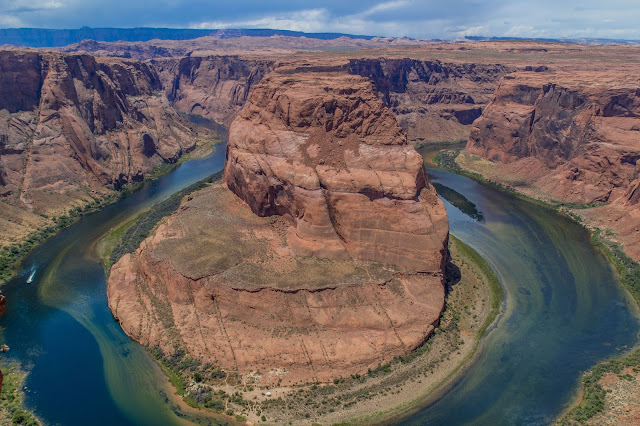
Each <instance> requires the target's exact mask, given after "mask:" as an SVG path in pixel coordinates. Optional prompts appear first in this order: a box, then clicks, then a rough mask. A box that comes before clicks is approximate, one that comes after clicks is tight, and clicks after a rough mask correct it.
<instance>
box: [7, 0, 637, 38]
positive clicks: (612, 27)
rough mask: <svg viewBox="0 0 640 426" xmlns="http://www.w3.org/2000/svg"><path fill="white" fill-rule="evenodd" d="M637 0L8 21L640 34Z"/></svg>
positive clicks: (54, 4) (169, 7) (126, 7)
mask: <svg viewBox="0 0 640 426" xmlns="http://www.w3.org/2000/svg"><path fill="white" fill-rule="evenodd" d="M639 16H640V2H638V1H637V0H609V1H608V2H607V3H606V4H605V3H604V2H602V1H601V0H581V2H580V5H579V6H576V5H575V4H574V2H559V1H557V0H492V1H486V0H448V1H442V0H374V1H372V0H349V1H345V0H323V1H317V0H316V1H312V0H270V1H268V2H265V1H264V0H233V1H229V0H135V1H132V0H109V1H108V2H105V1H104V0H0V27H5V28H6V27H17V26H26V27H41V28H79V27H81V26H91V27H135V26H155V27H173V28H186V27H191V28H280V29H288V30H296V31H307V32H344V33H354V34H356V33H357V34H368V35H381V36H410V37H416V38H457V37H461V36H465V35H485V36H520V37H558V38H559V37H618V38H640V28H639V27H638V25H637V18H638V17H639Z"/></svg>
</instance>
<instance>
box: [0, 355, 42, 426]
mask: <svg viewBox="0 0 640 426" xmlns="http://www.w3.org/2000/svg"><path fill="white" fill-rule="evenodd" d="M2 371H3V374H4V380H3V382H2V392H1V393H0V425H11V424H14V425H15V424H19V425H27V426H35V425H39V424H40V422H39V421H38V419H37V418H36V417H35V416H34V415H33V414H32V413H31V412H29V411H27V410H25V409H24V408H23V406H22V402H23V398H24V395H23V393H22V391H21V388H22V383H23V382H24V378H25V377H26V374H25V373H23V372H22V371H20V370H18V369H17V367H15V366H8V367H7V366H2Z"/></svg>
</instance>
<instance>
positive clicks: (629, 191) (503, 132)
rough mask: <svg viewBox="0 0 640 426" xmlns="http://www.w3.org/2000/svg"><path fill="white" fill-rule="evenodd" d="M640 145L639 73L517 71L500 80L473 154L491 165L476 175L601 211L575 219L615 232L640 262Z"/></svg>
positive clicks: (471, 146)
mask: <svg viewBox="0 0 640 426" xmlns="http://www.w3.org/2000/svg"><path fill="white" fill-rule="evenodd" d="M587 68H588V67H587ZM639 141H640V79H639V78H638V76H637V75H636V74H633V73H630V72H625V71H622V70H621V71H619V72H618V71H616V70H608V71H574V72H571V73H569V72H545V73H533V72H518V73H514V74H510V75H508V76H506V77H505V78H504V79H503V80H502V81H501V83H500V86H499V87H498V89H497V90H496V93H495V96H494V98H493V100H492V101H491V102H490V103H489V105H488V106H487V107H486V108H485V110H484V112H483V114H482V117H480V118H479V119H478V120H477V121H476V122H475V123H474V128H473V130H472V132H471V136H470V138H469V142H468V145H467V148H466V150H467V151H468V152H470V153H472V154H476V155H479V156H481V157H483V158H484V159H486V160H489V161H490V162H491V163H492V164H491V165H489V166H486V165H485V166H483V167H484V168H483V169H478V170H477V171H480V172H481V173H484V174H485V175H486V176H487V177H489V178H490V179H493V180H498V181H501V182H503V183H506V184H508V185H512V186H514V187H517V188H518V189H520V190H522V191H523V192H526V193H527V194H529V195H532V196H534V197H540V198H544V199H551V200H555V201H560V202H569V203H578V204H590V205H592V206H596V207H595V208H591V209H580V210H577V211H576V214H579V215H580V216H582V217H583V218H584V219H585V220H586V221H587V222H588V223H590V224H594V225H597V226H599V227H603V228H609V229H611V230H612V231H613V232H614V234H615V235H616V237H615V238H616V239H617V240H618V241H619V242H621V243H622V244H623V245H624V248H625V250H626V252H627V253H628V254H629V255H630V256H631V257H633V258H634V259H636V260H640V231H639V230H640V210H639V209H638V208H637V203H638V198H639V196H638V194H639V193H640V191H638V188H639V187H640V178H639V176H640V169H639V168H638V160H639V159H640V143H639ZM598 206H599V207H598Z"/></svg>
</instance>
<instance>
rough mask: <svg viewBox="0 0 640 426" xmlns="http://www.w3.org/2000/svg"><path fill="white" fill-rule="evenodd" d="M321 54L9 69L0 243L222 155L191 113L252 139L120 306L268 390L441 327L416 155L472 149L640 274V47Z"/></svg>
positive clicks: (137, 273)
mask: <svg viewBox="0 0 640 426" xmlns="http://www.w3.org/2000/svg"><path fill="white" fill-rule="evenodd" d="M234 43H236V44H234ZM305 43H308V45H307V46H306V48H299V46H300V44H298V45H297V46H298V47H296V44H295V43H294V42H293V41H292V40H289V39H284V38H279V37H268V38H264V39H262V38H255V39H251V40H247V39H241V40H236V41H220V40H212V39H208V38H205V39H196V40H193V41H188V42H176V41H157V40H156V41H152V42H145V43H126V42H117V43H104V42H91V41H87V42H81V43H79V44H78V45H73V46H68V47H66V48H63V49H61V50H63V51H64V52H53V51H39V50H28V49H17V48H10V49H7V50H3V51H1V52H0V70H1V71H2V78H3V81H2V82H0V93H2V96H1V97H0V115H1V116H2V117H3V118H2V120H0V142H1V146H0V150H1V151H0V152H1V153H2V156H1V157H0V190H1V191H2V203H0V209H2V219H0V230H3V232H2V236H3V238H4V240H2V241H0V243H2V244H3V245H6V244H9V243H14V242H18V241H20V240H21V238H24V236H25V235H27V234H28V233H29V232H33V231H34V230H36V229H38V228H41V227H43V226H45V225H46V224H47V223H49V220H50V218H51V217H52V216H57V215H61V214H64V213H65V212H67V211H68V209H69V208H73V207H76V206H80V205H81V204H82V203H83V202H88V201H91V200H97V199H100V198H101V197H103V196H106V195H108V194H110V193H112V192H113V190H114V189H118V188H121V187H122V186H123V185H126V184H128V183H132V182H138V181H141V180H142V179H144V177H145V175H147V174H148V173H149V172H150V171H151V170H153V169H154V168H155V167H157V166H159V165H161V164H163V163H174V162H176V161H177V160H178V158H179V157H180V156H181V155H183V154H184V153H185V152H188V151H190V150H191V149H193V148H194V147H195V146H196V144H197V141H198V139H199V138H200V137H202V135H201V134H200V132H201V129H199V128H198V127H197V126H195V125H193V124H192V123H190V122H189V121H188V120H187V119H186V117H187V116H200V117H203V118H205V119H210V120H214V121H216V122H217V123H220V124H223V125H225V126H229V142H228V145H227V150H228V151H227V154H228V162H227V165H226V167H225V173H224V181H223V182H217V183H214V184H211V185H208V186H207V187H206V188H205V189H202V190H200V191H198V192H196V193H193V194H191V195H189V196H188V197H186V198H185V199H184V200H183V201H182V204H181V207H180V208H179V210H178V212H177V213H175V214H173V215H171V216H169V217H167V218H166V219H165V220H163V221H162V222H161V223H160V224H159V225H158V226H157V228H156V229H154V230H153V231H152V232H151V233H150V234H149V235H148V236H147V237H146V238H145V239H144V241H143V242H142V244H141V245H140V247H139V248H138V249H137V250H135V251H134V252H132V253H129V254H126V255H124V256H123V257H122V258H121V259H120V260H119V261H118V262H117V263H116V264H115V265H114V266H113V268H112V269H111V271H110V275H109V282H108V296H109V307H110V309H111V311H112V312H113V315H114V317H116V319H117V320H118V321H119V322H120V325H121V326H122V328H123V329H124V330H125V332H126V333H127V334H128V335H129V336H131V337H133V338H134V339H136V340H137V341H139V342H140V343H142V344H143V345H145V346H147V347H149V348H151V349H152V350H156V349H157V350H159V351H160V352H161V353H163V354H165V355H167V356H170V355H171V354H175V353H180V351H185V352H186V353H187V354H188V356H189V357H192V358H193V359H196V360H198V361H200V362H202V363H203V364H205V365H206V364H207V363H208V364H211V365H215V366H218V367H221V368H222V369H224V370H225V371H227V372H229V374H233V373H237V375H238V377H237V380H238V381H239V383H244V384H257V385H260V386H276V385H292V384H300V383H308V382H315V381H323V382H326V381H331V380H332V379H336V378H340V377H347V376H350V375H353V374H361V373H363V372H366V371H367V370H368V369H375V368H376V366H378V365H379V364H384V363H385V362H387V361H389V360H391V359H393V358H394V357H396V356H403V355H406V354H409V353H411V352H412V351H413V350H414V349H415V348H417V347H419V346H421V345H422V344H423V343H424V342H425V340H426V339H427V337H428V336H429V335H430V334H431V333H432V332H433V330H434V328H435V327H437V325H438V321H439V318H440V314H441V312H442V309H443V306H444V300H445V294H444V287H443V283H442V281H443V271H444V266H445V262H446V247H447V238H448V237H447V236H448V224H447V223H448V220H447V216H446V212H445V209H444V206H443V204H442V202H441V201H440V200H439V199H438V197H437V196H436V193H435V190H434V189H433V187H432V186H431V184H430V183H429V181H428V179H427V177H426V174H425V172H424V169H423V168H422V159H421V158H420V156H419V155H418V154H417V153H416V152H415V150H414V149H413V147H412V145H416V146H419V145H423V144H428V143H432V142H453V141H460V140H468V143H467V147H466V148H465V150H463V151H462V153H461V154H460V156H459V157H458V160H457V161H458V163H459V164H460V165H461V166H462V167H463V168H464V169H466V170H469V171H473V172H476V173H479V174H481V175H482V176H484V177H486V178H487V179H489V180H492V181H495V182H498V183H501V184H503V185H505V186H508V187H510V188H512V189H514V190H516V191H519V192H522V193H524V194H527V195H529V196H532V197H535V198H538V199H542V200H544V201H547V202H550V203H553V204H557V205H559V204H563V205H564V206H565V207H567V208H569V209H571V210H570V211H571V212H572V213H574V214H577V215H579V216H580V217H582V218H583V220H585V221H587V224H588V225H591V226H596V227H599V228H601V229H605V230H608V231H609V233H610V235H608V237H610V238H611V239H613V240H615V241H617V242H619V243H621V244H622V247H623V248H624V250H625V251H626V253H627V254H629V255H630V256H631V257H633V258H634V259H636V260H639V259H640V232H639V231H638V229H640V214H638V209H637V208H636V204H637V202H638V198H640V197H638V195H637V194H638V186H640V183H639V182H640V175H639V174H638V171H637V160H638V159H639V158H640V154H639V152H640V149H639V148H638V146H637V141H638V132H639V131H640V125H639V121H638V117H639V113H640V92H639V91H638V87H640V80H639V79H638V77H637V72H636V70H637V66H638V65H640V64H639V63H640V54H639V53H640V51H639V50H638V48H634V47H629V46H608V47H606V48H605V47H598V46H589V47H588V46H579V45H566V44H554V43H542V42H485V43H460V44H454V43H452V44H434V45H430V44H424V45H421V46H411V45H408V44H405V43H404V42H403V43H396V45H391V46H390V42H389V41H388V40H387V41H384V40H374V42H372V43H369V44H367V43H365V42H364V41H358V40H355V41H349V43H347V44H348V45H349V46H348V47H349V48H348V49H347V48H345V49H344V50H341V48H336V46H337V45H339V44H340V43H341V42H340V41H335V40H333V41H330V42H324V41H323V42H317V41H313V42H307V41H305V42H304V43H302V44H305ZM376 43H377V44H376ZM340 46H342V47H344V46H343V45H340ZM354 47H357V48H358V49H360V50H355V51H354V50H351V49H353V48H354ZM323 49H326V50H323ZM131 58H134V59H131ZM16 90H18V91H17V92H16ZM2 123H4V124H2Z"/></svg>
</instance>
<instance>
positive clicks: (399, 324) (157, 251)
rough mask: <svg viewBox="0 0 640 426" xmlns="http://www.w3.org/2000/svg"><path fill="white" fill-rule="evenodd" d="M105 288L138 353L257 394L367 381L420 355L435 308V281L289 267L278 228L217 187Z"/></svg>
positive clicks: (349, 264) (307, 261)
mask: <svg viewBox="0 0 640 426" xmlns="http://www.w3.org/2000/svg"><path fill="white" fill-rule="evenodd" d="M189 198H190V199H189V200H187V201H185V202H184V204H183V206H182V207H181V209H180V211H179V212H178V213H177V214H175V215H173V216H171V217H170V218H169V220H168V221H167V222H166V223H164V224H162V225H160V227H159V228H158V230H157V231H156V232H155V234H154V235H153V236H151V237H149V238H148V239H147V240H145V241H144V242H143V243H142V245H141V247H140V249H139V250H138V251H136V252H135V253H133V254H131V255H128V254H127V255H125V256H124V257H123V258H122V259H120V261H118V262H117V263H116V264H115V265H114V266H113V268H112V270H111V274H110V276H109V285H108V296H109V305H110V307H111V310H112V312H113V314H114V316H115V317H116V318H117V319H118V321H119V322H120V324H121V325H122V327H123V329H124V330H125V332H126V333H127V334H129V335H130V336H131V337H133V338H134V339H136V340H138V341H139V342H141V343H142V344H144V345H147V346H151V347H159V348H160V349H161V350H162V351H163V352H164V353H167V354H171V353H173V351H175V350H176V349H179V348H181V349H185V350H186V351H187V353H188V354H189V355H190V356H192V357H194V358H196V359H198V360H201V361H202V362H203V363H207V362H209V363H212V364H213V365H216V366H219V367H221V368H223V369H225V370H226V371H227V372H228V373H229V374H231V373H232V372H234V371H237V372H238V373H239V374H240V375H242V377H243V380H246V381H248V382H249V383H251V381H252V380H257V381H258V383H261V384H262V385H268V384H271V385H274V384H278V383H279V382H280V383H281V384H284V385H287V384H292V383H305V382H309V381H317V380H320V381H328V380H332V379H333V378H335V377H341V376H343V377H344V376H348V375H350V374H354V373H363V372H366V371H367V369H368V368H375V367H376V366H377V365H378V364H379V363H381V362H382V363H384V362H387V361H389V360H391V359H392V358H393V357H394V356H396V355H402V354H407V353H409V352H410V351H411V350H412V349H414V348H415V347H417V346H418V345H420V344H421V343H422V342H423V341H424V340H425V339H426V337H427V336H428V335H429V334H430V333H431V332H432V331H433V329H434V327H435V325H437V322H438V319H439V317H440V313H441V311H442V308H443V302H444V288H443V285H442V277H441V276H440V275H439V274H438V273H434V274H415V273H400V272H398V271H396V270H394V269H391V268H386V267H384V266H383V265H379V264H373V263H363V262H354V261H352V260H344V261H328V260H323V259H318V258H312V257H306V258H301V257H298V256H295V254H294V253H293V252H292V250H291V248H290V247H288V245H287V243H286V230H287V228H288V227H289V225H288V223H287V222H286V221H284V220H282V219H278V220H273V218H260V217H257V216H255V215H254V214H253V213H252V212H251V211H250V210H249V209H248V207H247V206H246V205H245V204H244V203H243V202H242V201H240V200H238V199H237V198H236V197H234V195H233V194H232V193H231V192H229V191H228V190H227V189H226V188H224V187H223V186H221V185H218V186H214V187H210V188H207V189H204V190H202V191H199V192H198V193H196V194H194V195H193V196H192V197H189Z"/></svg>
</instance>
